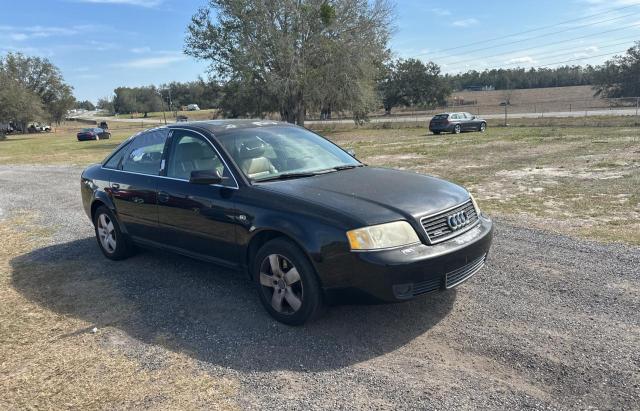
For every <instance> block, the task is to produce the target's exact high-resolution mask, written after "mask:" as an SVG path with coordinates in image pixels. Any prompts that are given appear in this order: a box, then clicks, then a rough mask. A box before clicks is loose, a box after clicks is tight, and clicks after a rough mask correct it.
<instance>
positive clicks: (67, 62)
mask: <svg viewBox="0 0 640 411" xmlns="http://www.w3.org/2000/svg"><path fill="white" fill-rule="evenodd" d="M3 3H4V5H3ZM205 3H206V1H205V0H21V1H17V0H0V9H2V10H3V11H7V10H8V11H9V12H6V13H2V14H1V15H0V54H4V53H6V52H8V51H20V52H23V53H25V54H29V55H38V56H42V57H47V58H49V59H50V60H51V61H52V62H53V63H54V64H56V65H57V66H58V67H60V69H61V70H62V73H63V75H64V77H65V79H66V81H67V82H69V83H70V84H71V85H72V86H73V87H74V90H75V94H76V97H77V98H79V99H89V100H92V101H96V100H97V99H98V98H99V97H103V96H108V95H110V94H111V92H112V91H113V89H114V88H115V87H117V86H120V85H124V86H137V85H148V84H156V85H158V84H161V83H165V82H169V81H172V80H177V81H189V80H194V79H196V78H197V77H198V76H199V75H202V76H205V77H206V67H207V65H206V63H203V62H199V61H196V60H194V59H193V58H191V57H189V56H185V55H184V54H183V53H182V47H183V42H184V36H185V28H186V26H187V24H188V23H189V20H190V18H191V16H192V15H193V13H194V12H195V11H196V9H197V8H198V7H199V6H201V5H204V4H205ZM396 16H397V19H396V26H397V27H396V30H395V33H394V36H393V40H392V42H391V46H392V49H393V50H394V53H395V54H396V56H397V57H405V58H406V57H417V58H421V59H423V60H425V61H428V60H433V61H434V62H436V63H438V64H439V65H440V66H441V67H442V69H443V71H445V72H458V71H466V70H468V69H478V70H482V69H484V68H491V67H517V66H526V67H529V66H532V65H533V66H539V65H551V66H553V65H554V63H557V62H563V61H567V60H572V59H581V60H575V61H574V62H569V63H568V64H571V63H573V64H585V63H591V64H599V63H601V62H603V61H604V60H606V59H607V58H609V57H610V54H611V53H614V52H618V51H622V50H626V49H627V48H628V47H629V46H631V45H632V44H633V40H634V39H635V40H640V0H606V1H605V0H564V1H552V0H536V1H513V0H512V1H506V0H496V1H485V2H479V1H477V0H476V1H470V0H460V1H457V2H442V1H430V0H398V1H397V2H396ZM567 20H574V21H571V22H567V23H564V24H561V25H558V23H562V22H565V21H567ZM549 26H551V27H549ZM540 28H542V29H540ZM523 31H529V32H527V33H522V34H517V33H521V32H523ZM514 34H515V35H514Z"/></svg>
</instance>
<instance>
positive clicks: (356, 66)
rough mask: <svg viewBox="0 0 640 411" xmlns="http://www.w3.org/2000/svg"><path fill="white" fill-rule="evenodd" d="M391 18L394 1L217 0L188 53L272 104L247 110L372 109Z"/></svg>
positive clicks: (194, 27)
mask: <svg viewBox="0 0 640 411" xmlns="http://www.w3.org/2000/svg"><path fill="white" fill-rule="evenodd" d="M391 19H392V10H391V7H390V5H389V4H388V3H387V1H386V0H373V1H368V0H209V4H208V6H207V7H203V8H200V9H199V10H198V12H197V13H196V14H195V15H194V16H193V17H192V20H191V23H190V24H189V26H188V27H187V33H188V34H187V38H186V43H185V53H187V54H189V55H191V56H194V57H196V58H199V59H202V60H206V61H209V62H210V63H211V65H210V70H211V73H213V74H214V75H215V76H217V77H218V78H220V79H223V80H226V81H230V82H231V84H232V85H233V87H234V88H236V89H237V88H238V87H243V88H246V90H244V91H243V94H245V95H247V96H250V95H252V94H255V95H256V96H260V98H261V99H262V102H263V103H264V105H261V104H258V107H255V105H253V107H251V109H250V110H249V109H247V110H242V111H246V112H250V111H254V110H255V109H256V108H258V109H259V110H260V111H262V112H268V111H276V112H279V113H280V116H281V118H282V119H283V120H285V121H288V122H291V123H297V124H304V118H305V114H306V111H307V109H308V108H315V109H322V108H323V106H325V107H326V106H331V107H333V109H335V110H350V111H352V112H359V111H362V110H365V109H366V107H367V106H368V105H369V104H370V102H371V98H372V96H374V93H373V89H374V84H373V82H374V79H375V76H376V69H377V68H379V67H381V66H382V63H383V62H384V61H385V60H386V59H387V57H388V55H389V50H388V47H387V43H388V41H389V36H390V30H391ZM225 99H226V100H227V101H228V100H229V99H228V98H226V97H225ZM247 108H249V107H247Z"/></svg>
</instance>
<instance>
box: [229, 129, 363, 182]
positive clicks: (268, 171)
mask: <svg viewBox="0 0 640 411" xmlns="http://www.w3.org/2000/svg"><path fill="white" fill-rule="evenodd" d="M218 138H219V141H220V142H221V144H222V145H223V146H224V147H225V148H226V149H227V151H228V152H229V154H230V155H231V157H233V159H234V160H235V162H236V164H238V166H239V167H240V169H241V170H242V172H243V173H244V174H245V175H246V176H247V177H248V178H249V179H251V180H252V181H263V180H273V179H277V178H284V177H304V176H307V175H314V174H319V173H324V172H331V171H336V170H339V169H341V168H351V167H358V166H361V165H362V164H361V163H360V162H359V161H358V160H356V159H355V158H353V157H352V156H350V155H349V154H348V153H346V152H345V151H344V150H342V149H341V148H340V147H338V146H336V145H335V144H333V143H331V142H330V141H328V140H326V139H324V138H322V137H320V136H318V135H317V134H314V133H312V132H310V131H308V130H306V129H304V128H300V127H292V126H275V127H256V128H249V129H239V130H233V129H232V130H229V131H226V132H224V133H220V134H218Z"/></svg>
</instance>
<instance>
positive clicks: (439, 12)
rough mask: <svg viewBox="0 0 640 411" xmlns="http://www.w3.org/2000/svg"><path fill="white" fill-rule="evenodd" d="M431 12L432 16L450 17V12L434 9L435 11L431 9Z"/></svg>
mask: <svg viewBox="0 0 640 411" xmlns="http://www.w3.org/2000/svg"><path fill="white" fill-rule="evenodd" d="M431 11H432V12H433V13H434V14H437V15H438V16H450V15H451V12H450V11H449V10H447V9H440V8H435V9H431Z"/></svg>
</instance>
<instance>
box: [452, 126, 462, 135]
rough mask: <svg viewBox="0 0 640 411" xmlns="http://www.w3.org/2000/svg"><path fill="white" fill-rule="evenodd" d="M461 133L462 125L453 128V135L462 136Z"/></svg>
mask: <svg viewBox="0 0 640 411" xmlns="http://www.w3.org/2000/svg"><path fill="white" fill-rule="evenodd" d="M461 131H462V126H460V124H456V125H455V126H453V134H460V132H461Z"/></svg>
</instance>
